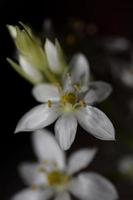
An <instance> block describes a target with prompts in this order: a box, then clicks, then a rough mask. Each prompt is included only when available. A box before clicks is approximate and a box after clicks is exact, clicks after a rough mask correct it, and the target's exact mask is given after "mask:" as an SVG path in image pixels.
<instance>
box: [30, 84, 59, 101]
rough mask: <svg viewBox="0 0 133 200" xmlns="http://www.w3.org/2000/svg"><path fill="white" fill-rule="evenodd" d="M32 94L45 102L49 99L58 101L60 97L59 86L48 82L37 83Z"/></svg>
mask: <svg viewBox="0 0 133 200" xmlns="http://www.w3.org/2000/svg"><path fill="white" fill-rule="evenodd" d="M32 94H33V96H34V97H35V99H36V100H37V101H39V102H43V103H44V102H47V101H48V100H50V101H52V102H57V101H59V97H60V94H59V90H58V88H57V87H56V86H54V85H52V84H48V83H46V84H39V85H36V86H35V87H34V88H33V90H32Z"/></svg>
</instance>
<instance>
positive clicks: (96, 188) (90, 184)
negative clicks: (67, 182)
mask: <svg viewBox="0 0 133 200" xmlns="http://www.w3.org/2000/svg"><path fill="white" fill-rule="evenodd" d="M70 190H71V192H72V194H73V195H75V196H76V197H78V198H80V199H83V200H88V199H89V200H116V199H118V193H117V191H116V189H115V187H114V186H113V184H112V183H111V182H109V181H108V180H107V179H106V178H104V177H102V176H100V175H98V174H96V173H83V174H80V175H79V176H78V178H75V180H73V181H72V183H71V187H70Z"/></svg>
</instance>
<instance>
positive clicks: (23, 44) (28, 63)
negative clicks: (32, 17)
mask: <svg viewBox="0 0 133 200" xmlns="http://www.w3.org/2000/svg"><path fill="white" fill-rule="evenodd" d="M20 23H21V22H20ZM21 26H22V30H21V29H20V28H19V27H18V26H11V25H8V26H7V27H8V30H9V33H10V35H11V36H12V38H13V40H14V42H15V45H16V47H17V58H18V63H19V64H17V63H16V62H14V61H13V60H11V59H9V58H8V59H7V60H8V62H9V63H10V64H11V66H12V67H13V68H14V69H15V70H16V71H17V72H18V73H19V74H20V75H21V76H22V77H24V78H25V79H27V80H28V81H30V82H31V83H33V84H38V83H41V82H43V81H44V80H46V79H47V80H48V81H50V82H56V81H58V79H57V76H56V75H58V76H59V75H62V74H63V73H64V70H65V68H66V63H65V59H64V56H63V51H62V49H61V46H60V44H59V42H58V41H57V40H55V45H54V44H53V43H52V42H51V41H50V40H48V39H46V42H45V45H44V49H43V47H42V44H41V41H40V40H39V39H38V38H37V37H36V36H35V35H34V34H33V32H32V30H31V29H30V28H29V27H28V26H27V25H25V24H23V23H21Z"/></svg>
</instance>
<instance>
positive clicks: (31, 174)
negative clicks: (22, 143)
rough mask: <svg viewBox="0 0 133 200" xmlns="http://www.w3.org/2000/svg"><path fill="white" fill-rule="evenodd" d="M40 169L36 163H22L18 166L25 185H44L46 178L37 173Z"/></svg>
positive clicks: (42, 174)
mask: <svg viewBox="0 0 133 200" xmlns="http://www.w3.org/2000/svg"><path fill="white" fill-rule="evenodd" d="M40 168H41V165H39V164H37V163H23V164H21V165H20V166H19V173H20V175H21V177H22V178H23V180H24V182H25V183H26V184H27V185H30V186H31V185H46V184H47V178H46V177H45V175H44V173H41V172H39V169H40Z"/></svg>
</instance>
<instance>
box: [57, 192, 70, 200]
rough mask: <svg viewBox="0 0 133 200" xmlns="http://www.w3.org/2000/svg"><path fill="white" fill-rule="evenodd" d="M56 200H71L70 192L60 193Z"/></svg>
mask: <svg viewBox="0 0 133 200" xmlns="http://www.w3.org/2000/svg"><path fill="white" fill-rule="evenodd" d="M55 200H71V197H70V195H69V193H68V192H62V193H59V194H58V196H57V197H56V198H55Z"/></svg>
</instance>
